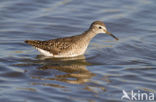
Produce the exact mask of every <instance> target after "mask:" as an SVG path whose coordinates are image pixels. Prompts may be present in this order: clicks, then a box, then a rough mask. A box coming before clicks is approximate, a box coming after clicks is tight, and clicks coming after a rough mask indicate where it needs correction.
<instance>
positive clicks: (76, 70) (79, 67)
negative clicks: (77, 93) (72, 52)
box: [33, 56, 95, 84]
mask: <svg viewBox="0 0 156 102" xmlns="http://www.w3.org/2000/svg"><path fill="white" fill-rule="evenodd" d="M76 58H78V59H77V60H76ZM67 59H69V60H67ZM46 60H48V61H49V62H52V63H48V64H46V65H44V66H42V67H39V68H38V69H39V70H44V71H46V70H48V71H49V70H52V71H53V70H57V71H59V73H54V74H53V75H54V76H51V77H50V78H47V77H46V78H43V76H41V77H42V78H39V77H38V78H39V79H41V80H56V81H61V82H66V83H70V84H82V83H86V82H89V81H90V79H91V78H92V77H93V76H95V74H93V73H92V72H90V71H89V70H88V69H87V68H86V66H87V65H90V63H88V62H86V60H85V56H78V57H74V59H73V60H72V58H66V59H61V58H59V59H56V58H51V59H46ZM53 60H55V63H54V61H53ZM62 72H63V74H62ZM60 73H61V74H60ZM33 78H35V77H33Z"/></svg>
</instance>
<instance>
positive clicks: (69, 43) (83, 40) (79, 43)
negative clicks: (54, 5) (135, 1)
mask: <svg viewBox="0 0 156 102" xmlns="http://www.w3.org/2000/svg"><path fill="white" fill-rule="evenodd" d="M99 33H106V34H108V35H110V36H112V37H114V38H115V39H116V40H118V38H117V37H115V36H114V35H113V34H111V33H109V32H108V31H107V28H106V26H105V24H104V23H103V22H101V21H95V22H93V23H92V24H91V26H90V28H89V29H88V30H87V31H86V32H84V33H82V34H80V35H76V36H72V37H65V38H58V39H52V40H48V41H39V40H26V41H25V42H26V43H27V44H29V45H32V46H34V47H35V48H36V49H37V50H38V51H39V52H41V53H42V54H43V55H45V56H52V57H75V56H79V55H83V54H84V53H85V51H86V49H87V47H88V45H89V42H90V40H91V39H92V38H93V37H94V36H96V35H97V34H99Z"/></svg>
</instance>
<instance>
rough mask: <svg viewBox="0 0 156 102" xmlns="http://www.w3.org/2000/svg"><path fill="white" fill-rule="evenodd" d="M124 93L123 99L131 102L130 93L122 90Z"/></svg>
mask: <svg viewBox="0 0 156 102" xmlns="http://www.w3.org/2000/svg"><path fill="white" fill-rule="evenodd" d="M122 93H123V95H122V97H121V99H124V98H126V99H129V100H130V97H129V96H128V93H127V92H126V91H125V90H122Z"/></svg>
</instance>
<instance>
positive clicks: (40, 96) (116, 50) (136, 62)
mask: <svg viewBox="0 0 156 102" xmlns="http://www.w3.org/2000/svg"><path fill="white" fill-rule="evenodd" d="M155 3H156V1H155V0H0V101H1V102H112V101H113V102H121V101H122V100H121V96H122V90H126V91H128V92H129V91H131V90H140V91H141V92H146V93H150V92H153V93H155V94H156V87H155V86H156V74H155V72H156V62H155V61H156V20H155V18H156V13H155V10H156V6H155ZM95 20H101V21H103V22H104V23H105V24H106V26H107V28H108V30H109V31H110V32H112V33H113V34H114V35H116V36H117V37H118V38H119V39H120V40H119V41H115V40H114V39H113V38H111V37H110V36H107V35H97V36H96V37H95V38H94V39H93V40H92V41H91V43H90V45H89V47H88V49H87V52H86V53H85V55H84V56H81V57H78V58H70V59H53V58H51V59H44V58H43V56H40V55H39V52H37V51H36V50H35V49H34V48H32V47H31V46H29V45H27V44H25V43H24V40H28V39H29V40H31V39H35V40H48V39H55V38H58V37H65V36H73V35H77V34H80V33H82V32H83V31H85V30H87V29H88V27H89V26H90V24H91V23H92V22H93V21H95Z"/></svg>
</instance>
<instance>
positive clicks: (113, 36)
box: [106, 31, 119, 40]
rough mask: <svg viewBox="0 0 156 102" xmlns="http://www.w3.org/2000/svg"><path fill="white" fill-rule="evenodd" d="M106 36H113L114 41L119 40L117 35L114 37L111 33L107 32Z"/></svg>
mask: <svg viewBox="0 0 156 102" xmlns="http://www.w3.org/2000/svg"><path fill="white" fill-rule="evenodd" d="M106 34H108V35H110V36H112V37H113V38H114V39H116V40H119V39H118V38H117V37H116V36H115V35H113V34H112V33H110V32H108V31H107V32H106Z"/></svg>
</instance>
